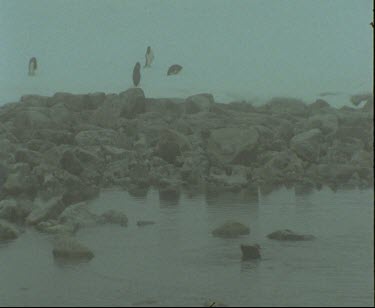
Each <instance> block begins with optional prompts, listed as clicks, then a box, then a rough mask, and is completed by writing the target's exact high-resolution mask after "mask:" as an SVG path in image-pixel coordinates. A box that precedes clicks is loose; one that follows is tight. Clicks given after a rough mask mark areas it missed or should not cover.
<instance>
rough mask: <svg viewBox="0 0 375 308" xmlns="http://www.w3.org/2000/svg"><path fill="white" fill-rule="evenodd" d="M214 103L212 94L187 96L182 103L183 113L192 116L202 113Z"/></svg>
mask: <svg viewBox="0 0 375 308" xmlns="http://www.w3.org/2000/svg"><path fill="white" fill-rule="evenodd" d="M214 103H215V101H214V97H213V96H212V94H208V93H202V94H196V95H192V96H189V97H188V98H187V99H186V100H185V103H184V106H185V113H187V114H194V113H199V112H202V111H209V110H210V107H212V106H213V104H214Z"/></svg>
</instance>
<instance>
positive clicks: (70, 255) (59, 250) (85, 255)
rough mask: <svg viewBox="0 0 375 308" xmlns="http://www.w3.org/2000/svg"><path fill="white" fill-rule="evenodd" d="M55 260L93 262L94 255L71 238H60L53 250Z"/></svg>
mask: <svg viewBox="0 0 375 308" xmlns="http://www.w3.org/2000/svg"><path fill="white" fill-rule="evenodd" d="M52 254H53V256H54V257H55V258H59V259H66V260H91V259H92V258H93V257H94V253H93V252H92V251H91V250H90V249H89V248H88V247H86V246H85V245H83V244H81V243H80V242H78V241H77V240H76V239H75V238H73V237H70V236H61V237H59V238H58V239H57V240H56V242H55V244H54V248H53V250H52Z"/></svg>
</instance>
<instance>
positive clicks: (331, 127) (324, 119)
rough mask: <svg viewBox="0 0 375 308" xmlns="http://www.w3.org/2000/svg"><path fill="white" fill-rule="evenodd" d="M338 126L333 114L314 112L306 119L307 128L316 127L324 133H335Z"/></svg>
mask: <svg viewBox="0 0 375 308" xmlns="http://www.w3.org/2000/svg"><path fill="white" fill-rule="evenodd" d="M338 126H339V122H338V118H337V116H336V115H335V114H316V115H314V116H311V117H309V118H308V120H307V127H308V128H309V129H313V128H318V129H320V130H321V132H322V133H323V134H325V135H326V134H334V133H336V131H337V129H338Z"/></svg>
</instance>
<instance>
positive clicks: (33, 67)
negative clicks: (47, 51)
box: [29, 57, 38, 76]
mask: <svg viewBox="0 0 375 308" xmlns="http://www.w3.org/2000/svg"><path fill="white" fill-rule="evenodd" d="M37 68H38V64H37V62H36V58H35V57H32V58H31V59H30V60H29V76H34V75H35V71H36V69H37Z"/></svg>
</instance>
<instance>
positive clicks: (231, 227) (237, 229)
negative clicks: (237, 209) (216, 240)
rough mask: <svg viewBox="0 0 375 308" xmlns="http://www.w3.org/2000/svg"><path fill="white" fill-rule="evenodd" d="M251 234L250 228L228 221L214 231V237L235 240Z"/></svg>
mask: <svg viewBox="0 0 375 308" xmlns="http://www.w3.org/2000/svg"><path fill="white" fill-rule="evenodd" d="M247 234H250V228H249V227H246V226H245V225H244V224H242V223H239V222H236V221H228V222H226V223H224V224H223V225H221V226H220V227H218V228H216V229H215V230H213V231H212V235H213V236H215V237H222V238H234V237H238V236H241V235H247Z"/></svg>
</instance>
